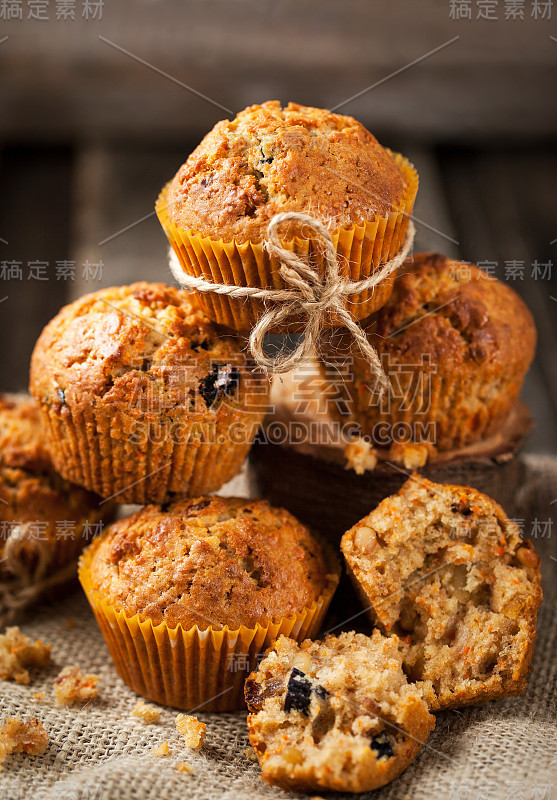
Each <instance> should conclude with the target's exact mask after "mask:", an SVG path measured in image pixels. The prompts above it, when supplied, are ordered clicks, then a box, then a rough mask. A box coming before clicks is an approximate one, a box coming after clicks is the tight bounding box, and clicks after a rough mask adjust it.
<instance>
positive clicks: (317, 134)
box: [167, 100, 407, 241]
mask: <svg viewBox="0 0 557 800" xmlns="http://www.w3.org/2000/svg"><path fill="white" fill-rule="evenodd" d="M406 188H407V187H406V181H405V179H404V176H403V174H402V172H401V171H400V169H399V168H398V166H397V165H396V164H395V162H394V160H393V158H392V157H391V155H390V154H389V153H388V152H387V151H386V150H385V149H384V148H383V147H381V145H380V144H379V143H378V142H377V140H376V138H375V137H374V136H373V135H372V134H371V133H370V132H369V131H368V130H366V128H364V126H363V125H361V124H360V123H359V122H357V121H356V120H355V119H354V118H353V117H347V116H344V115H342V114H334V113H332V112H331V111H327V110H325V109H319V108H311V107H308V106H301V105H298V104H297V103H289V104H288V105H287V106H285V107H281V105H280V103H279V102H278V101H276V100H274V101H269V102H267V103H263V104H262V105H253V106H249V107H248V108H246V109H244V110H243V111H241V112H240V113H239V114H238V115H237V116H236V117H235V118H234V119H233V120H231V121H230V120H222V121H221V122H218V123H217V124H216V125H215V127H214V128H213V129H212V131H210V132H209V133H208V134H207V135H206V136H205V138H204V139H203V141H202V142H201V143H200V144H199V146H198V147H197V148H196V149H195V150H194V151H193V153H192V154H191V155H190V156H189V158H188V159H187V161H186V163H185V164H183V165H182V166H181V167H180V169H179V170H178V172H177V173H176V175H175V177H174V178H173V180H172V181H171V182H170V184H169V191H168V195H167V212H168V215H169V216H170V218H171V219H172V221H173V222H174V223H175V224H177V225H179V226H180V227H182V228H184V229H186V230H192V231H194V232H196V233H200V234H202V235H203V236H210V237H212V238H222V239H224V240H230V239H236V240H237V241H245V240H246V239H250V240H252V241H260V240H261V239H262V238H264V235H265V230H266V227H267V225H268V224H269V222H270V220H271V218H272V217H273V216H274V215H275V214H277V213H279V212H283V211H298V212H306V213H309V214H315V215H317V216H318V217H319V218H320V219H322V220H324V221H325V222H326V223H328V224H329V225H330V227H331V229H338V228H340V227H350V226H351V225H352V224H353V223H357V224H360V225H361V224H362V223H363V222H365V221H366V220H373V219H374V218H375V217H376V216H385V215H386V214H387V213H388V212H389V211H390V210H392V209H396V208H398V207H399V206H400V205H401V204H402V202H403V198H404V195H405V192H406Z"/></svg>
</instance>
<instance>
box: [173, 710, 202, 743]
mask: <svg viewBox="0 0 557 800" xmlns="http://www.w3.org/2000/svg"><path fill="white" fill-rule="evenodd" d="M176 730H177V731H178V733H181V734H182V736H183V737H184V740H185V744H186V746H187V747H191V748H192V750H201V748H202V747H203V742H204V741H205V733H206V730H207V726H206V725H205V723H204V722H200V721H199V720H198V719H197V717H190V716H189V715H188V714H178V716H177V717H176Z"/></svg>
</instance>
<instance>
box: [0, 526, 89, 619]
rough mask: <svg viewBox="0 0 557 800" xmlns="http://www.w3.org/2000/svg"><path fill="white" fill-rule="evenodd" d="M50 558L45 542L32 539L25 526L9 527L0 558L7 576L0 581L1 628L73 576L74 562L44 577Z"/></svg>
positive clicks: (2, 569) (33, 537) (0, 567)
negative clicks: (49, 590) (46, 592)
mask: <svg viewBox="0 0 557 800" xmlns="http://www.w3.org/2000/svg"><path fill="white" fill-rule="evenodd" d="M51 555H52V552H51V545H50V544H49V542H47V541H45V540H42V539H38V538H37V537H36V536H34V535H33V532H32V531H30V530H29V527H28V526H27V525H26V524H25V523H21V524H20V525H14V526H13V528H12V530H11V531H10V535H9V536H8V538H7V540H6V544H5V546H4V548H3V552H2V558H1V559H0V571H1V572H5V573H6V574H7V575H9V577H8V578H4V579H2V580H1V581H0V625H1V626H3V625H6V624H8V623H9V622H11V621H12V620H13V619H14V618H15V617H16V615H17V612H18V611H21V610H22V609H23V608H25V606H27V605H29V604H30V603H32V602H33V601H34V600H36V599H37V598H38V597H39V596H40V595H41V594H42V593H43V592H45V591H46V590H47V589H50V588H52V587H54V586H57V585H58V584H60V583H63V582H64V581H67V580H69V579H70V578H71V577H72V576H73V575H75V571H76V564H75V561H73V562H72V563H71V564H67V565H66V566H64V567H62V568H61V569H58V570H56V571H55V572H52V573H51V574H47V572H48V566H49V563H50V561H51Z"/></svg>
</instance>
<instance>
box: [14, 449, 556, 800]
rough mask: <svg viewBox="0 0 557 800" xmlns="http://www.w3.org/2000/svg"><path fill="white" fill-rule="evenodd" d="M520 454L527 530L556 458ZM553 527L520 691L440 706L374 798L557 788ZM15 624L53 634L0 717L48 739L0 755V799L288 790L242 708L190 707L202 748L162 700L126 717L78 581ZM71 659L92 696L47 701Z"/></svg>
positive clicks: (513, 797)
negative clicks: (251, 749)
mask: <svg viewBox="0 0 557 800" xmlns="http://www.w3.org/2000/svg"><path fill="white" fill-rule="evenodd" d="M526 460H527V476H528V477H527V481H526V483H525V485H524V487H523V490H522V497H521V504H522V505H521V508H522V509H523V510H522V512H521V517H523V518H524V519H525V523H524V530H525V532H526V533H530V532H531V530H532V521H534V520H536V519H537V520H538V521H540V522H546V521H547V520H548V519H549V518H550V517H551V515H552V512H553V517H555V512H557V502H556V500H557V458H552V457H532V456H530V457H527V459H526ZM235 489H236V490H237V486H236V487H235ZM552 502H553V504H552ZM553 527H554V528H555V530H549V529H548V528H549V526H548V525H541V524H539V525H536V524H535V523H534V531H535V533H537V538H536V540H535V544H536V547H537V549H538V552H539V553H540V555H541V557H542V562H543V575H544V594H545V599H544V603H543V606H542V608H541V611H540V615H539V625H538V640H537V643H536V651H535V656H534V667H533V672H532V675H531V678H530V684H529V687H528V691H527V692H526V694H525V695H524V696H523V697H520V698H517V699H510V700H506V701H502V702H497V703H490V704H488V705H487V706H483V707H478V708H468V709H463V710H462V711H452V712H445V713H442V714H439V715H438V717H437V727H436V730H435V731H434V732H433V733H432V735H431V736H430V738H429V740H428V742H427V744H426V746H425V747H424V748H423V750H422V752H421V754H420V755H419V756H418V758H417V759H416V761H415V762H414V764H412V765H411V766H410V767H409V768H408V769H407V770H406V772H404V773H403V775H402V776H401V777H400V778H399V779H398V780H396V781H394V783H392V784H391V785H390V786H387V787H386V788H384V789H382V790H380V791H377V792H374V793H372V794H373V796H374V798H377V800H379V798H380V800H387V798H389V799H390V800H391V799H392V800H407V799H409V798H411V799H412V800H414V798H416V800H420V799H421V798H424V800H426V798H427V800H431V798H451V800H491V798H494V799H495V798H501V800H550V799H552V798H555V797H557V674H556V671H557V670H556V667H557V647H556V627H557V626H556V622H555V613H554V609H555V605H556V583H557V526H555V525H553ZM548 533H550V534H551V535H550V536H548ZM542 534H545V535H542ZM67 620H72V621H73V622H74V623H75V624H74V626H73V627H70V626H69V625H68V623H67ZM20 624H21V628H22V630H23V631H24V632H25V633H26V634H28V635H31V636H35V637H39V636H40V637H41V638H42V639H43V640H44V641H47V642H51V643H52V650H53V656H54V660H55V664H54V665H53V666H52V668H51V669H50V670H49V671H47V672H46V673H42V674H37V675H33V679H32V682H31V684H30V685H29V686H23V685H18V684H14V683H8V682H2V683H0V691H1V698H2V702H1V706H2V708H1V711H2V714H1V718H2V719H4V718H5V717H6V716H7V715H11V714H20V715H22V716H23V717H25V718H28V717H29V716H38V717H39V718H40V719H41V720H42V722H43V724H44V726H45V728H46V729H47V730H48V733H49V735H50V743H49V746H48V749H47V751H46V753H45V754H44V755H43V756H33V757H27V756H23V755H15V756H11V757H9V760H8V761H7V762H6V764H5V766H4V770H3V771H2V772H1V773H0V799H1V800H105V799H106V800H108V798H110V800H115V799H117V798H123V800H147V799H148V798H156V799H157V800H161V799H162V798H175V797H178V798H192V800H213V798H221V799H224V798H237V797H238V798H242V797H246V798H250V799H251V800H256V798H264V797H274V798H282V797H284V798H286V797H287V796H288V795H287V793H285V792H282V791H281V790H279V789H272V788H269V787H267V786H265V784H263V782H262V781H261V780H260V778H259V767H258V765H257V763H256V762H254V761H252V760H250V759H249V758H248V757H247V756H246V754H245V750H246V748H247V747H248V737H247V734H246V725H245V715H244V714H242V713H238V714H203V713H201V712H199V713H198V716H199V717H200V718H201V719H203V720H204V721H205V722H206V723H207V739H206V744H205V747H204V748H203V749H202V750H201V751H200V752H199V753H195V752H192V751H188V750H187V748H185V747H183V746H182V745H181V741H180V736H179V734H178V733H177V731H176V729H175V726H174V719H175V717H176V713H177V712H176V711H173V710H171V709H163V712H162V719H161V723H160V724H158V725H149V726H145V725H144V724H143V723H142V722H141V721H140V720H138V719H136V718H133V717H132V716H131V711H132V709H133V706H134V704H135V702H136V700H137V698H136V696H135V695H134V694H133V692H131V691H130V690H129V689H128V688H127V687H126V686H125V685H124V684H123V683H122V681H121V680H120V679H119V678H118V676H117V675H116V672H115V671H114V669H113V667H112V663H111V661H110V658H109V656H108V652H107V649H106V647H105V645H104V642H103V639H102V637H101V635H100V633H99V631H98V628H97V625H96V623H95V620H94V618H93V615H92V613H91V612H90V610H89V608H88V606H87V603H86V601H85V599H84V597H83V596H82V594H81V592H80V591H76V592H75V593H73V594H71V595H70V596H68V597H66V598H65V599H64V600H63V601H60V600H58V601H56V602H53V603H51V604H50V605H44V604H43V605H42V606H41V607H39V608H36V609H34V610H33V611H32V612H30V613H28V614H27V616H26V617H24V618H23V619H22V620H21V623H20ZM70 663H76V664H78V665H79V666H80V667H82V668H83V669H86V670H89V671H95V672H98V673H99V674H100V675H101V676H102V684H101V692H100V695H101V696H100V698H99V699H97V700H96V701H94V702H92V703H91V704H89V705H88V706H86V707H85V708H76V709H73V708H69V709H68V708H63V709H58V708H55V707H54V705H53V702H52V694H51V687H52V681H53V679H54V677H55V676H56V674H57V671H58V670H59V669H60V668H61V667H62V666H63V665H66V664H70ZM42 689H44V690H45V691H46V699H45V701H44V702H36V701H33V699H32V695H33V693H34V692H40V691H41V690H42ZM164 740H167V741H168V743H169V746H170V751H171V754H170V756H169V757H167V758H155V757H153V756H152V755H151V754H150V750H151V748H152V747H153V746H155V745H157V744H159V743H160V742H162V741H164ZM180 761H186V762H187V763H188V764H190V765H191V766H192V767H193V768H194V774H193V775H189V776H188V775H185V774H183V773H180V772H178V771H176V769H175V765H176V764H177V763H178V762H180ZM290 796H291V795H290ZM367 796H371V795H367Z"/></svg>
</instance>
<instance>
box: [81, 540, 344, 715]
mask: <svg viewBox="0 0 557 800" xmlns="http://www.w3.org/2000/svg"><path fill="white" fill-rule="evenodd" d="M91 558H92V551H91V550H89V551H86V552H85V553H84V555H83V556H82V558H81V562H80V565H79V579H80V581H81V585H82V586H83V589H84V591H85V594H86V595H87V599H88V600H89V604H90V605H91V608H92V609H93V612H94V614H95V617H96V619H97V622H98V624H99V627H100V629H101V632H102V634H103V636H104V639H105V641H106V644H107V646H108V649H109V651H110V655H111V657H112V659H113V661H114V665H115V667H116V669H117V671H118V673H119V675H120V677H121V678H122V680H123V681H124V682H125V683H126V684H127V685H128V686H129V687H130V688H131V689H133V691H134V692H136V693H137V694H139V695H141V696H142V697H145V698H147V699H148V700H152V701H154V702H156V703H160V704H161V705H167V706H173V707H175V708H180V709H185V710H194V709H199V710H200V711H234V710H238V709H241V708H244V707H245V702H244V682H245V679H246V678H247V676H248V674H249V672H250V671H251V670H253V669H255V668H256V666H257V663H258V657H259V655H260V654H261V653H263V652H264V651H265V650H266V649H267V648H268V647H269V646H270V645H272V644H273V642H274V641H275V640H276V639H277V638H278V637H279V636H281V635H282V634H284V635H285V636H290V637H291V638H294V639H296V640H297V641H299V642H301V641H302V640H303V639H307V638H311V637H312V636H315V635H316V634H317V633H318V631H319V629H320V627H321V625H322V622H323V618H324V616H325V613H326V611H327V608H328V606H329V603H330V602H331V599H332V596H333V594H334V591H335V589H336V586H337V584H338V580H339V575H338V572H337V573H336V574H331V575H329V576H328V585H327V586H326V588H325V590H324V591H323V593H322V594H321V595H320V597H319V598H318V599H317V600H315V601H314V602H313V603H312V604H311V605H310V606H308V607H307V608H304V609H302V611H300V612H298V613H295V614H293V615H292V616H289V617H285V618H283V619H282V620H280V621H279V622H273V623H270V624H269V625H267V626H263V625H256V626H255V628H247V627H245V626H241V627H240V628H239V629H237V630H230V629H229V628H228V627H226V626H225V627H224V628H222V629H216V628H213V627H208V628H207V629H205V630H200V629H199V628H198V627H197V626H195V627H193V628H190V629H187V630H186V629H184V628H183V627H182V626H181V625H178V626H177V627H175V628H169V627H168V626H167V625H166V623H164V622H162V623H160V624H159V625H153V623H152V622H151V620H142V619H141V618H140V616H139V615H138V614H135V615H134V616H131V617H130V616H126V615H125V614H124V613H123V612H120V611H116V610H115V609H114V607H113V606H112V605H110V604H109V603H107V602H105V601H104V600H103V599H102V598H101V597H100V596H99V594H98V592H97V591H96V590H95V589H93V587H92V584H91V575H90V564H91ZM337 563H338V562H337Z"/></svg>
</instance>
